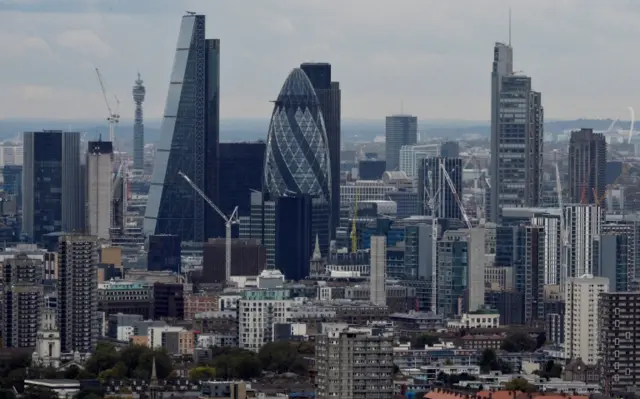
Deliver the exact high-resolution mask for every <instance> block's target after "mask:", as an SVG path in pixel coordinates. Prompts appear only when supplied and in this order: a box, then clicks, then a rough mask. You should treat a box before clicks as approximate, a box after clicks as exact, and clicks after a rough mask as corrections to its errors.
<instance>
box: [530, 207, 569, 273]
mask: <svg viewBox="0 0 640 399" xmlns="http://www.w3.org/2000/svg"><path fill="white" fill-rule="evenodd" d="M531 225H532V226H540V227H542V228H543V231H544V252H543V256H544V261H543V268H544V285H557V284H560V273H561V272H562V258H561V256H562V237H561V234H560V233H561V231H560V216H559V215H550V214H547V213H544V214H539V215H535V216H534V217H533V218H531Z"/></svg>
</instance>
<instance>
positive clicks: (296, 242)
mask: <svg viewBox="0 0 640 399" xmlns="http://www.w3.org/2000/svg"><path fill="white" fill-rule="evenodd" d="M328 218H329V204H327V203H326V202H325V201H324V199H323V198H318V197H316V198H313V197H311V196H310V195H296V196H288V197H280V198H278V199H277V201H276V267H277V268H278V269H279V270H280V271H281V272H282V274H284V276H285V278H286V279H287V280H294V281H299V280H303V279H305V278H306V277H308V276H309V273H310V270H309V266H310V264H309V261H310V260H311V255H312V254H313V250H314V245H315V242H316V238H317V239H318V243H319V246H320V252H321V253H324V254H327V253H328V252H329V225H328V224H327V220H328Z"/></svg>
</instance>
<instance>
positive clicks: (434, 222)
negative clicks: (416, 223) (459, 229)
mask: <svg viewBox="0 0 640 399" xmlns="http://www.w3.org/2000/svg"><path fill="white" fill-rule="evenodd" d="M428 181H429V187H427V186H426V185H425V187H424V196H425V198H426V199H427V201H425V205H426V206H428V207H429V208H430V209H431V312H432V313H433V314H436V313H437V310H438V307H437V299H438V297H437V292H438V269H437V267H438V252H437V251H438V219H437V218H436V209H437V208H438V195H439V193H440V188H438V191H436V192H434V191H433V189H434V187H433V172H432V171H431V170H429V172H428Z"/></svg>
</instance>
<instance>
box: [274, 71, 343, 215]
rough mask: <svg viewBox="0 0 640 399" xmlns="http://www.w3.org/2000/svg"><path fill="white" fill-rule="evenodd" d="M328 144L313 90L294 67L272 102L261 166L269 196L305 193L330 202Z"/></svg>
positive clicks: (304, 76) (307, 80) (305, 78)
mask: <svg viewBox="0 0 640 399" xmlns="http://www.w3.org/2000/svg"><path fill="white" fill-rule="evenodd" d="M330 169H331V167H330V161H329V145H328V140H327V133H326V131H325V125H324V119H323V117H322V111H321V109H320V103H319V102H318V98H317V97H316V93H315V90H314V89H313V86H312V85H311V82H310V81H309V78H308V77H307V75H306V74H305V73H304V72H303V71H302V69H300V68H296V69H294V70H293V71H291V73H290V74H289V76H288V77H287V80H286V81H285V82H284V85H283V86H282V89H281V90H280V94H279V95H278V98H277V100H276V101H275V106H274V107H273V114H272V115H271V123H270V124H269V134H268V136H267V152H266V156H265V166H264V183H265V186H264V188H265V191H266V192H267V193H269V194H270V195H271V196H272V197H283V196H289V195H296V194H309V195H312V196H317V197H321V198H323V199H324V200H325V201H326V202H327V203H331V171H330Z"/></svg>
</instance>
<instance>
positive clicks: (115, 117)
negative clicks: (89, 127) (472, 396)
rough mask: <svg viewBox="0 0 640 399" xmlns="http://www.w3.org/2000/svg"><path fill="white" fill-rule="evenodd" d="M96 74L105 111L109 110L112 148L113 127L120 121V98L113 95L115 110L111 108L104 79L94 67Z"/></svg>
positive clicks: (113, 138) (108, 120)
mask: <svg viewBox="0 0 640 399" xmlns="http://www.w3.org/2000/svg"><path fill="white" fill-rule="evenodd" d="M96 75H98V82H100V88H101V89H102V97H104V103H105V105H106V106H107V111H109V116H108V117H107V122H109V141H111V143H112V144H113V146H114V148H115V147H116V145H115V143H116V136H115V128H116V125H117V124H118V122H120V114H118V109H119V108H120V100H118V97H116V96H114V98H115V100H116V110H115V112H114V111H113V110H112V109H111V104H109V99H108V97H107V89H106V88H105V86H104V79H103V78H102V74H101V73H100V70H99V69H98V68H97V67H96Z"/></svg>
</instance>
